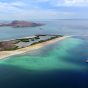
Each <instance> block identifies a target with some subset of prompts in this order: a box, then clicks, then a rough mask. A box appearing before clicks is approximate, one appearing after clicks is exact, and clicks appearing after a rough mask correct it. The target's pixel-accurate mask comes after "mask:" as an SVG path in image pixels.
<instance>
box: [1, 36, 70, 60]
mask: <svg viewBox="0 0 88 88" xmlns="http://www.w3.org/2000/svg"><path fill="white" fill-rule="evenodd" d="M68 37H69V36H63V37H60V38H55V39H52V40H48V41H45V42H42V43H38V44H35V45H31V46H28V47H25V48H21V49H18V50H13V51H1V52H0V59H4V58H6V57H9V56H13V55H18V54H22V53H26V52H29V51H32V50H36V49H40V48H42V47H44V46H46V45H48V44H53V43H55V42H58V41H61V40H63V39H66V38H68Z"/></svg>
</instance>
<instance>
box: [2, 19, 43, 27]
mask: <svg viewBox="0 0 88 88" xmlns="http://www.w3.org/2000/svg"><path fill="white" fill-rule="evenodd" d="M42 25H44V24H41V23H34V22H29V21H18V20H15V21H12V22H10V23H0V27H5V26H11V27H36V26H42Z"/></svg>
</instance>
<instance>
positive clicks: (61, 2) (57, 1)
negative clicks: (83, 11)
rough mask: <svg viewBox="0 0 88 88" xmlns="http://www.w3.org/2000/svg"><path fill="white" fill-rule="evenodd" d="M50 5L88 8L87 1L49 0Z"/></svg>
mask: <svg viewBox="0 0 88 88" xmlns="http://www.w3.org/2000/svg"><path fill="white" fill-rule="evenodd" d="M51 4H52V5H54V6H56V7H58V6H88V0H51Z"/></svg>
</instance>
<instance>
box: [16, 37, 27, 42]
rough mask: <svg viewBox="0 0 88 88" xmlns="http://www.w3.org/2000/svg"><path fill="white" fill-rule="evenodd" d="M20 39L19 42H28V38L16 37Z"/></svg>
mask: <svg viewBox="0 0 88 88" xmlns="http://www.w3.org/2000/svg"><path fill="white" fill-rule="evenodd" d="M17 40H20V41H21V42H29V38H23V39H17Z"/></svg>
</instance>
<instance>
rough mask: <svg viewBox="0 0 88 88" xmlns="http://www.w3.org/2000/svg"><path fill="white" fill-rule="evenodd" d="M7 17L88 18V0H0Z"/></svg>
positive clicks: (2, 15)
mask: <svg viewBox="0 0 88 88" xmlns="http://www.w3.org/2000/svg"><path fill="white" fill-rule="evenodd" d="M6 19H7V20H10V19H20V20H27V19H88V0H0V20H6Z"/></svg>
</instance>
